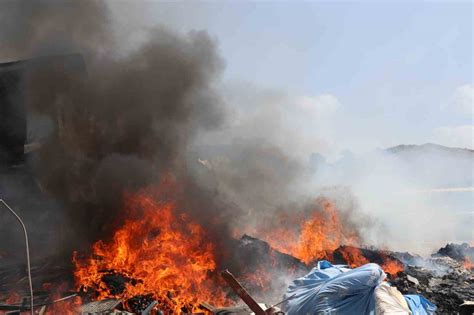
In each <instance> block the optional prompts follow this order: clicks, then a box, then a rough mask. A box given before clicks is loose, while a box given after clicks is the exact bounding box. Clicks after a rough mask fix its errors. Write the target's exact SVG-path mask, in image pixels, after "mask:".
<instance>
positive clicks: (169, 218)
mask: <svg viewBox="0 0 474 315" xmlns="http://www.w3.org/2000/svg"><path fill="white" fill-rule="evenodd" d="M155 195H156V192H151V190H146V191H142V192H140V193H137V194H134V195H132V196H128V197H127V198H126V210H127V211H128V212H130V213H131V214H133V215H131V216H129V217H136V216H137V213H141V215H140V216H139V218H134V219H128V220H126V221H125V223H124V225H123V226H122V227H121V228H120V229H118V230H117V231H116V232H115V234H114V236H113V239H112V241H111V242H104V241H98V242H96V243H95V244H94V245H93V247H92V256H91V257H90V258H88V259H80V258H78V255H77V253H76V254H75V255H74V259H73V261H74V264H75V267H76V268H75V272H74V276H75V280H76V284H77V286H78V287H81V288H82V290H86V291H88V290H89V291H90V290H92V291H96V292H97V294H98V299H104V298H107V297H117V298H121V299H124V300H128V299H131V298H132V297H136V296H147V295H149V296H150V295H151V296H152V297H153V298H154V299H155V300H157V301H158V302H159V304H158V308H159V309H161V310H164V311H165V312H167V313H181V312H192V311H196V310H198V309H197V307H198V305H199V303H200V302H203V301H210V302H212V303H213V304H215V305H219V304H220V305H222V304H226V298H225V295H224V293H223V292H222V291H221V290H220V289H218V286H217V285H216V283H215V281H214V276H213V272H214V271H215V269H216V262H215V254H216V253H215V248H214V246H213V244H212V243H211V242H209V241H208V240H206V233H205V230H204V229H203V227H202V226H200V225H198V224H196V223H194V222H193V221H192V220H191V219H190V218H189V217H188V216H187V215H186V214H185V213H184V212H179V211H178V209H177V207H176V205H175V203H173V202H171V201H160V200H159V198H156V197H155ZM107 277H108V278H114V277H118V278H119V279H120V281H122V282H123V285H122V286H120V285H119V286H118V287H117V286H112V287H111V285H110V284H108V282H107Z"/></svg>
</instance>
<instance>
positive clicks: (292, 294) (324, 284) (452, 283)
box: [239, 236, 474, 314]
mask: <svg viewBox="0 0 474 315" xmlns="http://www.w3.org/2000/svg"><path fill="white" fill-rule="evenodd" d="M240 243H241V244H240V250H239V252H240V253H245V254H246V255H245V256H248V257H260V258H261V257H273V258H272V261H273V262H275V261H277V262H279V264H280V265H281V266H280V270H278V272H273V274H274V275H275V274H282V273H284V269H286V268H288V269H293V270H298V272H296V273H297V274H298V273H299V275H297V276H294V277H293V278H292V280H293V279H296V280H293V281H292V282H291V285H290V286H289V288H288V289H287V291H286V294H285V296H284V297H283V301H284V303H282V304H281V305H280V307H281V309H282V311H284V312H285V313H286V314H319V313H324V312H326V313H327V312H337V314H371V313H373V312H375V314H384V313H387V312H392V313H393V312H401V313H402V314H411V313H412V314H433V313H434V312H435V311H436V313H438V314H459V313H460V314H464V313H463V309H468V311H467V313H466V314H471V313H473V312H474V311H472V308H473V307H474V305H472V304H470V303H471V302H470V301H474V273H473V270H474V269H471V265H470V264H469V263H467V262H469V261H472V260H471V259H472V256H471V255H472V254H474V248H473V247H470V246H469V245H468V244H461V245H456V244H448V245H446V246H445V247H443V248H441V249H439V250H438V251H437V252H436V253H434V254H433V255H432V256H431V257H428V258H424V257H421V256H419V255H415V254H410V253H407V252H404V253H399V252H388V253H385V254H386V255H388V257H391V258H392V259H396V260H397V261H400V262H401V263H403V265H404V270H403V271H401V272H398V273H397V274H395V275H391V274H387V273H385V272H384V271H383V270H382V268H381V267H380V263H379V262H378V261H377V258H378V257H379V256H380V253H379V251H378V250H376V249H360V252H361V254H362V255H363V256H364V257H366V258H367V260H368V261H372V262H375V263H369V264H366V265H363V266H360V267H358V268H354V269H351V268H349V267H348V266H347V265H346V262H344V261H343V258H342V256H341V255H339V254H338V253H339V252H340V251H341V249H343V248H338V249H336V250H335V251H334V252H333V253H332V257H333V258H334V261H332V262H328V261H325V260H321V261H319V262H317V263H316V262H315V264H313V266H314V265H316V267H314V268H313V269H311V268H310V267H309V266H308V265H305V264H303V263H301V262H299V261H298V260H297V259H295V258H294V257H292V256H289V255H282V254H280V253H278V256H276V257H278V258H277V259H275V254H277V251H275V250H272V249H271V247H269V246H268V244H267V243H266V242H264V241H262V240H259V239H256V238H252V237H249V236H244V237H243V238H242V239H241V240H240ZM272 252H273V253H272ZM257 253H258V255H256V254H257ZM280 255H281V257H280ZM259 260H260V259H259ZM260 263H262V261H261V260H260V261H259V264H260ZM252 265H253V264H252V263H250V264H249V266H252ZM290 265H291V266H292V268H289V266H290ZM296 266H297V267H296ZM272 267H274V265H273V266H270V265H268V266H267V268H268V269H267V270H269V269H271V268H272ZM288 269H287V270H288ZM255 271H256V272H258V270H255ZM304 274H306V275H304ZM302 275H304V276H302ZM286 279H288V278H286ZM277 280H281V279H279V278H277V277H274V278H273V279H272V281H271V282H274V281H277ZM287 283H288V282H287ZM244 284H245V281H244ZM272 284H273V283H272ZM248 287H249V289H250V292H256V290H254V289H256V288H251V287H250V286H248ZM278 287H279V288H282V284H281V283H279V285H278ZM277 291H279V290H277ZM279 292H281V291H279ZM267 293H268V292H267ZM257 297H258V294H257ZM267 299H268V297H267ZM461 305H463V306H461ZM410 312H411V313H410Z"/></svg>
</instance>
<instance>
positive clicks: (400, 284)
mask: <svg viewBox="0 0 474 315" xmlns="http://www.w3.org/2000/svg"><path fill="white" fill-rule="evenodd" d="M473 254H474V247H469V246H468V244H461V245H457V244H448V245H446V246H445V247H443V248H441V249H440V250H438V251H437V252H436V253H434V254H433V255H432V256H431V257H429V258H423V257H420V256H418V255H413V254H409V253H394V255H395V256H396V257H397V258H398V259H399V260H401V261H402V262H403V263H404V264H405V270H404V271H403V272H401V273H399V274H398V275H397V277H396V278H395V279H393V280H392V283H393V285H394V286H396V287H397V289H398V290H400V292H402V293H403V294H421V295H423V296H425V297H426V298H428V299H429V300H430V301H432V302H433V303H434V304H436V306H437V307H438V312H439V313H440V314H451V313H458V312H460V311H461V307H460V306H461V305H462V304H463V303H465V302H467V301H474V273H473V269H472V265H469V264H468V263H466V262H469V261H472V260H471V259H472V256H471V255H473Z"/></svg>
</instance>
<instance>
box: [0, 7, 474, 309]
mask: <svg viewBox="0 0 474 315" xmlns="http://www.w3.org/2000/svg"><path fill="white" fill-rule="evenodd" d="M18 3H19V4H18ZM1 5H2V6H7V7H8V10H6V9H5V10H4V9H3V8H2V9H1V10H0V22H2V23H5V24H6V25H1V26H2V27H0V30H1V32H2V33H4V34H2V35H3V36H2V42H1V43H0V48H3V49H0V52H1V53H9V54H12V55H13V56H15V58H17V56H23V57H25V56H30V55H47V56H46V57H41V58H34V59H28V60H26V59H25V60H23V61H17V62H16V61H15V62H8V63H5V64H2V65H0V98H1V101H2V102H1V103H0V106H1V108H0V109H1V110H2V115H1V116H0V121H1V122H2V124H0V161H1V164H0V171H1V172H2V173H1V175H2V176H1V183H0V184H1V186H0V192H2V194H3V195H2V196H1V197H2V198H5V199H8V200H11V201H12V202H13V204H14V207H17V206H18V208H20V209H22V214H24V215H25V216H26V217H27V218H26V220H25V221H26V223H27V224H26V225H27V226H28V227H31V228H32V230H33V231H32V234H33V237H32V243H33V245H34V246H32V254H33V255H32V256H33V257H34V264H33V267H32V270H31V271H32V280H33V288H34V290H35V292H34V293H35V294H34V299H33V301H31V299H30V301H28V298H25V296H27V295H28V294H27V292H25V291H24V290H25V288H26V287H27V281H28V278H27V276H26V274H25V266H24V265H21V264H20V263H18V261H19V259H20V258H22V257H21V256H19V255H18V252H19V251H18V250H17V248H18V246H19V244H21V243H20V242H16V241H15V240H16V239H18V237H17V235H16V234H15V232H14V231H11V230H13V227H10V226H9V225H8V224H5V230H7V231H6V232H5V235H7V236H8V237H6V238H5V239H6V240H7V241H5V242H3V243H2V244H1V248H0V250H1V252H0V259H2V260H1V261H0V262H1V263H2V265H1V266H0V299H1V300H2V301H3V303H2V304H0V311H2V312H9V314H12V313H15V312H16V313H17V314H18V313H21V312H31V313H32V312H33V311H35V312H37V313H38V314H43V315H46V314H49V315H51V314H78V313H82V314H90V313H98V314H100V313H112V314H153V315H156V314H191V313H194V314H196V313H214V314H249V313H250V312H251V311H254V312H255V313H257V314H269V313H279V312H281V311H280V310H278V309H277V308H276V307H274V306H275V305H277V304H279V303H281V302H282V301H283V302H288V300H289V299H291V298H292V296H288V297H286V299H283V294H284V292H285V291H286V290H287V287H288V284H289V283H290V282H291V281H292V280H293V279H297V278H300V277H302V276H304V275H305V274H308V273H309V272H311V271H312V270H313V267H314V266H315V265H317V264H318V262H321V261H326V260H327V261H330V262H332V263H334V264H344V265H347V266H348V267H350V268H357V267H360V266H363V265H366V264H367V263H377V264H379V265H380V267H376V268H375V266H374V265H370V266H372V267H373V269H371V270H372V271H373V270H375V271H376V272H377V274H378V275H379V278H378V280H380V281H381V279H382V278H383V277H384V276H385V274H389V281H390V282H392V283H393V284H395V285H396V287H397V288H399V290H400V291H402V292H403V293H421V294H423V295H425V296H426V297H428V298H430V299H432V300H433V301H434V302H435V303H436V304H437V306H438V308H439V309H440V310H446V311H456V310H457V309H458V307H459V304H460V303H462V302H464V301H468V300H472V298H473V297H472V291H473V290H472V270H471V269H470V268H471V267H472V265H470V264H471V262H472V249H470V248H468V247H466V246H467V245H466V246H465V245H462V246H461V247H458V246H456V245H451V244H450V245H448V246H447V247H445V248H443V249H441V250H440V251H439V252H438V253H437V255H436V257H432V258H430V259H426V260H425V259H423V258H421V257H412V258H413V259H412V260H413V263H412V261H411V260H410V261H407V259H406V258H407V257H408V254H406V255H399V254H398V253H392V252H389V251H386V250H378V249H373V248H365V246H364V245H365V244H366V242H365V240H364V238H363V236H362V233H361V232H360V231H361V227H360V224H359V223H358V222H357V221H358V220H356V219H355V217H357V216H355V215H354V212H355V211H356V207H354V206H353V205H352V204H349V205H347V206H344V207H340V206H338V205H337V203H336V202H335V201H333V200H331V198H328V197H321V196H320V197H318V198H316V200H314V198H313V196H304V198H303V197H301V198H299V196H298V197H294V198H293V196H292V191H291V189H290V188H289V187H290V185H289V183H288V181H289V180H293V179H294V178H296V177H298V175H299V174H300V172H302V170H303V169H304V168H303V167H300V165H296V164H297V163H293V161H291V160H290V159H289V158H288V157H287V156H286V155H285V154H284V152H283V151H282V150H280V149H276V148H275V147H273V146H272V145H262V144H261V143H260V142H259V141H255V142H253V141H249V142H250V144H247V143H246V142H245V141H242V142H241V143H240V144H238V145H237V149H234V150H230V151H232V152H230V153H229V154H227V155H224V156H219V157H218V158H216V159H208V157H207V156H206V157H204V158H205V159H201V158H196V159H193V161H195V164H196V163H197V164H198V165H197V166H196V165H194V164H193V163H191V162H189V161H190V160H191V159H190V156H192V153H191V151H192V148H193V145H195V138H196V137H197V135H198V134H199V133H200V132H203V131H205V130H209V129H214V128H217V127H218V126H219V125H220V123H221V122H222V121H223V109H222V103H223V101H222V100H221V98H220V96H219V94H218V93H217V92H216V90H215V89H216V84H215V81H216V78H218V76H219V74H220V71H221V69H222V60H221V58H220V56H219V55H218V53H217V49H216V45H215V43H214V42H213V41H212V40H211V39H210V37H209V36H208V35H207V34H206V33H205V32H191V33H190V34H187V35H181V34H176V33H174V32H172V31H169V30H167V29H164V28H161V27H160V28H156V29H153V30H152V31H151V32H150V33H149V34H148V37H147V40H145V41H144V42H143V43H141V44H140V45H138V46H137V47H134V49H132V50H130V51H121V50H120V49H119V47H118V43H117V42H116V41H114V40H113V32H112V31H111V30H110V26H109V25H108V23H107V21H108V19H107V14H106V13H107V12H106V9H105V6H104V5H103V4H102V3H100V2H96V1H88V0H81V1H77V2H71V3H68V4H67V5H66V4H64V5H63V4H61V3H58V2H57V1H51V0H38V1H35V2H23V1H18V2H15V3H13V2H8V3H7V2H5V3H2V4H1ZM25 9H26V11H25ZM4 12H11V16H8V18H5V17H4V16H3V15H4V14H5V13H4ZM22 12H27V13H28V14H29V15H28V19H26V18H24V16H23V15H22ZM72 12H73V13H72ZM15 14H18V16H16V15H15ZM30 15H32V16H30ZM2 17H3V18H2ZM31 20H34V21H35V25H32V24H30V23H29V21H31ZM11 30H15V31H11ZM16 30H18V34H17V33H15V32H16ZM24 34H30V35H31V40H30V39H27V38H26V37H25V36H24ZM19 35H20V36H19ZM4 42H10V43H11V47H8V49H6V48H5V47H4V46H3V45H4ZM76 51H79V52H81V54H69V53H70V52H76ZM9 56H11V55H9ZM35 122H36V123H37V124H35ZM38 122H41V123H38ZM30 140H31V141H30ZM208 154H209V153H208ZM211 158H212V156H211ZM219 159H220V162H222V163H218V162H216V161H215V160H219ZM196 161H199V162H196ZM247 164H249V165H250V164H251V167H249V166H248V165H247ZM197 167H200V169H199V170H197V171H196V168H197ZM199 172H202V173H204V175H203V176H199V174H198V173H199ZM204 178H205V179H207V181H206V184H209V183H211V184H209V185H205V184H204V183H203V182H204V180H203V179H204ZM212 183H214V185H212ZM306 197H307V198H306ZM290 199H292V200H291V202H290V201H288V200H290ZM293 199H297V200H296V201H295V200H293ZM308 200H310V201H308ZM249 221H251V222H252V224H246V223H248V222H249ZM2 228H3V227H2ZM2 233H3V231H2ZM244 233H246V234H244ZM243 234H244V236H242V237H241V235H243ZM249 235H252V236H249ZM41 240H46V241H44V242H41ZM10 241H12V242H10ZM56 244H60V245H58V246H56ZM59 246H61V247H60V248H59ZM51 252H54V253H56V254H57V255H58V256H59V257H58V258H56V257H55V256H53V255H51ZM12 253H13V254H12ZM71 253H72V256H73V257H72V261H70V260H69V258H70V256H71ZM448 256H449V257H448ZM4 257H6V258H4ZM7 259H9V260H11V265H7V264H6V263H3V262H6V261H7ZM65 259H67V261H65ZM415 262H416V263H415ZM418 263H419V264H418ZM420 264H421V265H420ZM412 265H414V266H412ZM429 266H436V268H437V269H433V268H430V267H429ZM348 267H344V268H345V270H346V271H347V272H350V271H349V268H348ZM341 268H342V267H341ZM361 268H363V267H361ZM224 269H229V270H230V271H231V272H232V274H235V277H233V276H232V275H231V274H230V273H224V277H222V275H221V273H220V272H221V270H224ZM354 270H355V269H354ZM441 273H442V274H441ZM237 279H238V281H237ZM226 281H227V283H228V284H231V285H230V288H229V287H228V286H227V285H226ZM377 283H378V282H377ZM349 289H350V288H349ZM239 297H240V298H242V299H243V300H244V302H246V303H247V305H248V307H246V306H238V304H241V302H240V301H239ZM30 302H33V304H34V306H35V307H34V308H35V309H34V310H32V309H31V307H30V306H29V304H30ZM257 302H265V303H269V304H266V305H264V306H263V305H262V303H257ZM249 304H250V305H249ZM232 305H237V306H232ZM272 305H273V307H272ZM282 305H283V304H282ZM227 306H230V307H227Z"/></svg>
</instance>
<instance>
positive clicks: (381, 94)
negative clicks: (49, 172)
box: [114, 1, 474, 155]
mask: <svg viewBox="0 0 474 315" xmlns="http://www.w3.org/2000/svg"><path fill="white" fill-rule="evenodd" d="M114 14H115V16H116V17H118V20H119V24H120V27H119V30H120V31H122V32H129V33H130V34H132V35H133V36H136V35H137V33H135V26H137V25H141V26H148V25H152V24H165V25H169V26H172V27H173V28H174V29H177V30H178V31H180V32H188V31H189V30H193V29H198V30H199V29H204V30H206V31H207V32H208V33H209V34H210V35H211V36H212V37H213V38H215V40H216V41H217V42H218V46H219V50H220V53H221V55H222V57H223V59H224V60H225V64H226V66H225V70H224V74H223V82H224V85H225V86H227V87H235V86H239V89H237V90H238V91H240V92H239V93H240V95H242V94H247V95H245V97H244V98H243V99H242V101H241V104H239V100H238V97H237V99H235V98H234V99H233V102H232V105H233V106H235V107H236V108H237V111H238V110H239V108H240V109H244V111H248V110H250V109H249V105H248V104H242V103H243V102H244V100H247V101H248V98H249V97H252V96H253V95H254V96H255V99H254V100H253V101H252V102H250V103H252V105H251V106H252V107H253V108H252V109H251V111H258V107H260V106H261V107H265V105H266V104H265V103H266V102H267V101H268V98H266V97H264V96H262V95H266V96H268V95H269V94H271V95H280V96H281V97H282V100H281V101H280V102H277V103H278V105H277V107H278V113H279V115H278V117H279V119H280V121H283V122H284V124H285V126H286V128H287V129H295V130H297V132H298V133H299V134H301V135H302V137H303V138H304V137H306V138H309V139H313V140H314V142H311V141H310V142H309V143H310V146H312V145H314V146H320V148H319V150H320V151H321V152H323V153H326V154H328V155H330V154H334V153H335V152H339V151H340V150H343V149H350V150H353V151H355V152H363V151H367V150H371V149H373V148H376V147H389V146H393V145H397V144H402V143H404V144H409V143H415V144H421V143H425V142H435V143H440V144H444V145H448V146H460V147H469V148H473V135H474V126H473V125H474V123H473V94H474V86H473V61H472V56H473V38H472V37H473V30H472V28H473V3H472V2H471V1H436V2H413V1H410V2H409V1H396V2H395V1H390V2H388V1H379V2H372V1H360V2H355V1H354V2H319V1H312V2H299V1H278V2H277V1H273V2H271V1H266V2H263V1H262V2H240V1H239V2H225V1H219V2H193V3H191V2H168V3H163V2H160V3H158V2H147V3H143V2H142V3H139V4H136V3H135V4H133V3H132V2H120V5H118V6H117V4H115V5H114ZM132 30H133V31H132ZM246 87H247V88H246ZM246 90H248V91H246ZM256 91H260V92H256ZM261 91H265V93H262V92H261ZM239 93H237V94H239ZM234 94H236V93H235V91H234ZM270 99H271V100H274V98H273V99H272V98H270ZM270 102H271V101H270ZM314 151H318V149H315V150H314Z"/></svg>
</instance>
